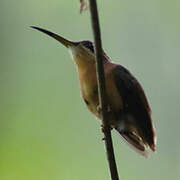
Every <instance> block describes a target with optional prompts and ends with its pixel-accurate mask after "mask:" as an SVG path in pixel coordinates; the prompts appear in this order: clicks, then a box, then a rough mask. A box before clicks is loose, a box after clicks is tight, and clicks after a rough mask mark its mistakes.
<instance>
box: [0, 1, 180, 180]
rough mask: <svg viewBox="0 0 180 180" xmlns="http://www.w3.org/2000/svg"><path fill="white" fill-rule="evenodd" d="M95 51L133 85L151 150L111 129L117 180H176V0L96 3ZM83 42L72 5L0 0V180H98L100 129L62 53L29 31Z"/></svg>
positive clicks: (85, 24)
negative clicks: (146, 105)
mask: <svg viewBox="0 0 180 180" xmlns="http://www.w3.org/2000/svg"><path fill="white" fill-rule="evenodd" d="M98 5H99V13H100V22H101V30H102V39H103V47H104V49H105V51H106V52H107V54H108V55H109V56H110V57H111V58H112V59H113V60H114V61H115V62H117V63H120V64H122V65H124V66H126V67H127V68H128V69H130V70H131V72H132V73H133V74H134V75H135V76H136V77H137V79H138V80H139V81H140V82H141V84H142V85H143V87H144V89H145V92H146V94H147V97H148V99H149V102H150V105H151V107H152V113H153V121H154V124H155V127H156V133H157V140H158V141H157V152H156V153H151V157H150V158H149V159H145V158H144V157H141V156H139V155H138V154H136V153H135V152H134V151H132V150H131V149H130V148H129V147H128V146H127V145H126V144H125V143H124V142H123V141H122V139H121V138H120V137H119V135H118V134H117V133H116V132H113V140H114V147H115V154H116V159H117V165H118V170H119V172H120V178H121V180H135V179H138V180H152V179H153V180H161V179H163V180H169V179H173V180H179V179H180V140H179V138H180V132H179V127H180V115H179V113H180V95H179V92H180V83H179V82H180V80H179V78H180V72H179V67H180V1H178V0H172V1H162V0H149V1H147V0H136V1H133V0H120V1H108V0H103V1H99V3H98ZM31 25H35V26H40V27H43V28H47V29H49V30H52V31H53V32H56V33H59V34H60V35H63V36H64V37H67V38H69V39H72V40H84V39H90V40H92V31H91V25H90V16H89V12H88V11H87V12H84V13H83V14H82V15H80V14H79V1H78V0H76V1H67V0H51V1H50V0H43V1H41V0H31V1H28V0H15V1H12V0H0V83H1V84H0V179H1V180H36V179H37V180H70V179H71V180H81V179H86V180H108V179H109V174H108V168H107V167H108V166H107V161H106V155H105V151H104V144H103V142H102V141H101V138H102V137H103V135H102V133H101V132H100V128H99V127H100V122H98V121H97V120H95V118H94V117H93V116H92V115H91V114H90V112H89V111H88V110H87V109H86V107H85V105H84V103H83V101H82V99H81V97H80V92H79V85H78V79H77V72H76V69H75V66H74V63H73V62H72V60H71V59H70V56H69V54H68V51H67V49H66V48H64V47H63V46H62V45H61V44H59V43H58V42H56V41H55V40H53V39H51V38H49V37H48V36H45V35H44V34H42V33H40V32H37V31H35V30H33V29H31V28H29V26H31Z"/></svg>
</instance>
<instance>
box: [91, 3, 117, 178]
mask: <svg viewBox="0 0 180 180" xmlns="http://www.w3.org/2000/svg"><path fill="white" fill-rule="evenodd" d="M89 4H90V14H91V24H92V29H93V34H94V44H95V55H96V72H97V73H96V74H97V82H98V93H99V104H100V107H101V108H102V112H101V113H102V114H101V116H102V124H103V128H104V137H105V147H106V154H107V159H108V164H109V169H110V173H111V179H112V180H119V177H118V171H117V166H116V161H115V156H114V149H113V144H112V137H111V130H110V127H109V124H108V114H107V102H106V88H105V76H104V68H103V58H102V43H101V33H100V26H99V18H98V11H97V3H96V0H89Z"/></svg>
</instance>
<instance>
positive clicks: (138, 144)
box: [115, 128, 149, 158]
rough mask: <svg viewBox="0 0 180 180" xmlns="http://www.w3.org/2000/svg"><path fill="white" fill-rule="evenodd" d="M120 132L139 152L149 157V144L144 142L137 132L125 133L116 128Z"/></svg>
mask: <svg viewBox="0 0 180 180" xmlns="http://www.w3.org/2000/svg"><path fill="white" fill-rule="evenodd" d="M115 129H116V130H117V131H118V132H119V134H120V135H121V136H122V138H123V140H124V141H125V142H126V143H127V144H128V145H129V146H130V147H131V148H132V149H133V150H135V151H136V152H137V153H139V154H141V155H142V156H144V157H146V158H148V157H149V153H148V151H147V149H146V148H147V145H146V144H144V142H143V141H142V140H141V139H140V138H139V137H138V136H137V135H135V134H133V133H130V132H129V133H125V132H121V131H119V130H118V129H117V128H115Z"/></svg>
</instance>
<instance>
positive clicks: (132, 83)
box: [33, 27, 156, 156]
mask: <svg viewBox="0 0 180 180" xmlns="http://www.w3.org/2000/svg"><path fill="white" fill-rule="evenodd" d="M33 28H35V29H37V30H39V31H41V32H44V33H46V34H48V35H49V36H51V37H53V38H55V39H56V40H58V41H59V42H61V43H62V44H63V45H64V46H66V47H67V48H69V50H70V53H71V55H72V58H73V60H74V62H75V64H76V67H77V71H78V77H79V83H80V88H81V94H82V97H83V99H84V102H85V103H86V105H87V108H88V109H89V110H90V111H91V112H92V113H93V114H94V115H95V116H96V117H97V118H99V119H100V115H99V111H98V107H99V100H98V90H97V89H98V88H97V79H96V66H95V55H94V47H93V44H92V43H91V42H90V41H80V42H72V41H68V40H67V39H64V38H62V37H61V36H59V35H57V34H54V33H52V32H50V31H47V30H44V29H41V28H38V27H33ZM103 61H104V71H105V83H106V93H107V102H108V107H109V111H110V113H111V114H113V119H111V120H110V125H111V127H112V128H114V129H116V130H117V131H118V132H119V134H120V135H121V136H122V137H123V139H124V140H125V141H126V142H127V143H128V144H129V145H130V146H131V147H132V148H133V149H134V150H136V151H137V152H138V153H140V154H142V155H144V156H147V155H148V152H147V148H148V147H150V148H151V149H152V151H155V144H156V142H155V141H156V140H155V132H154V128H153V124H152V120H151V109H150V106H149V104H148V101H147V98H146V96H145V93H144V91H143V89H142V87H141V85H140V83H139V82H138V81H137V80H136V78H135V77H134V76H133V75H132V74H131V73H130V72H129V71H128V70H127V69H126V68H124V67H123V66H121V65H118V64H115V63H113V62H112V61H111V60H110V59H109V58H108V56H107V55H106V54H105V53H104V52H103Z"/></svg>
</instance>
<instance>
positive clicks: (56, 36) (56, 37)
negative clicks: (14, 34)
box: [31, 26, 78, 48]
mask: <svg viewBox="0 0 180 180" xmlns="http://www.w3.org/2000/svg"><path fill="white" fill-rule="evenodd" d="M31 27H32V28H34V29H37V30H39V31H41V32H43V33H45V34H47V35H49V36H51V37H53V38H54V39H56V40H57V41H59V42H60V43H62V44H63V45H64V46H66V47H67V48H68V47H71V46H76V45H78V43H77V42H72V41H69V40H67V39H65V38H63V37H61V36H59V35H57V34H55V33H52V32H50V31H48V30H45V29H42V28H39V27H35V26H31Z"/></svg>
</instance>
